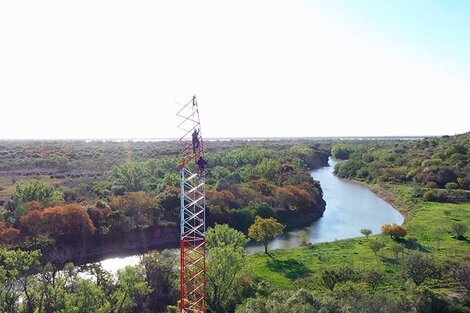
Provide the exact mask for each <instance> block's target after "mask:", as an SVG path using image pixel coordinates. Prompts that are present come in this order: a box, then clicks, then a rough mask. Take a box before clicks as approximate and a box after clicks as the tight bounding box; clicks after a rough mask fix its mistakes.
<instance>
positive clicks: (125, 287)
mask: <svg viewBox="0 0 470 313" xmlns="http://www.w3.org/2000/svg"><path fill="white" fill-rule="evenodd" d="M117 287H118V288H117V289H116V291H115V292H114V293H113V295H112V302H113V308H114V310H113V311H112V312H114V313H124V312H126V313H131V312H132V313H133V312H136V313H137V312H142V311H143V307H144V302H145V301H144V299H145V298H146V297H147V295H148V294H150V292H151V289H150V287H149V285H148V283H147V281H146V280H145V271H144V268H143V267H142V266H141V265H135V266H126V267H125V268H124V269H122V270H119V271H118V281H117Z"/></svg>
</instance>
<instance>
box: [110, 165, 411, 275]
mask: <svg viewBox="0 0 470 313" xmlns="http://www.w3.org/2000/svg"><path fill="white" fill-rule="evenodd" d="M336 163H337V162H336V161H334V160H332V159H330V160H329V164H330V166H327V167H322V168H319V169H317V170H313V171H311V173H310V174H311V175H312V177H313V179H315V180H318V181H320V184H321V186H322V189H323V198H324V199H325V201H326V210H325V213H324V215H323V217H321V218H320V219H318V220H317V221H315V222H314V223H313V224H312V225H310V226H308V227H304V228H300V229H294V230H291V231H289V232H287V233H285V234H284V235H282V236H280V237H278V238H276V239H274V240H273V241H272V242H271V243H270V244H269V248H270V249H282V248H290V247H297V246H299V244H300V241H301V237H302V236H305V235H302V234H305V233H306V235H307V237H308V242H310V243H317V242H326V241H334V240H339V239H346V238H353V237H358V236H361V233H360V230H361V229H362V228H368V229H370V230H372V233H373V234H377V233H379V232H380V227H381V226H382V225H383V224H393V223H396V224H399V225H401V224H402V223H403V220H404V218H403V216H402V215H401V214H400V213H399V212H398V211H397V210H395V209H394V208H393V207H392V206H391V205H390V204H388V203H387V202H385V201H384V200H382V199H381V198H379V197H378V196H376V195H375V194H374V193H373V192H372V191H370V190H369V189H368V188H367V187H365V186H363V185H361V184H358V183H355V182H351V181H348V180H344V179H341V178H338V177H336V176H335V175H334V174H333V169H334V166H335V164H336ZM262 250H263V246H262V245H259V244H250V245H248V247H247V251H248V253H254V252H257V251H262ZM138 262H139V257H138V256H135V255H133V256H129V257H125V258H113V259H107V260H104V261H102V262H101V264H102V265H103V267H104V268H105V269H106V270H108V271H112V272H116V271H117V269H119V268H122V267H124V266H126V265H132V264H136V263H138Z"/></svg>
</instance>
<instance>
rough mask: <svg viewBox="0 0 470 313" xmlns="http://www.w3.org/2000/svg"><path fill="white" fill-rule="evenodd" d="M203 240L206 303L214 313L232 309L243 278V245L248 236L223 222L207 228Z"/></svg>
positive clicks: (236, 301) (244, 259)
mask: <svg viewBox="0 0 470 313" xmlns="http://www.w3.org/2000/svg"><path fill="white" fill-rule="evenodd" d="M206 240H207V247H208V249H209V258H208V262H207V278H208V281H207V303H208V306H209V307H210V308H211V309H212V310H213V311H214V312H216V313H223V312H233V311H234V309H235V306H236V303H238V302H241V293H242V291H243V285H244V284H243V280H244V278H245V277H246V276H247V274H246V271H245V264H246V262H247V255H246V252H245V250H244V246H245V244H246V243H247V242H248V239H247V238H246V236H245V235H244V234H243V233H242V232H239V231H237V230H235V229H233V228H230V227H228V226H227V225H216V226H215V227H214V228H209V229H208V230H207V234H206Z"/></svg>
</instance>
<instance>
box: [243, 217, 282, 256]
mask: <svg viewBox="0 0 470 313" xmlns="http://www.w3.org/2000/svg"><path fill="white" fill-rule="evenodd" d="M284 227H285V226H284V225H282V224H281V223H279V222H278V221H277V220H276V219H275V218H272V217H270V218H262V217H260V216H256V218H255V222H254V224H252V225H251V226H250V228H249V229H248V236H249V237H250V238H251V239H253V240H255V241H257V242H262V243H263V245H264V252H265V253H268V244H269V241H270V240H272V239H274V238H275V237H277V236H279V235H281V234H282V232H283V231H284Z"/></svg>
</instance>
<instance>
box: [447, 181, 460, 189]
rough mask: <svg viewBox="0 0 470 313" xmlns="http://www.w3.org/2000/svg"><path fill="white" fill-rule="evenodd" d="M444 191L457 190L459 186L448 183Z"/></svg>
mask: <svg viewBox="0 0 470 313" xmlns="http://www.w3.org/2000/svg"><path fill="white" fill-rule="evenodd" d="M446 189H447V190H452V189H459V184H457V183H454V182H450V183H447V184H446Z"/></svg>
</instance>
